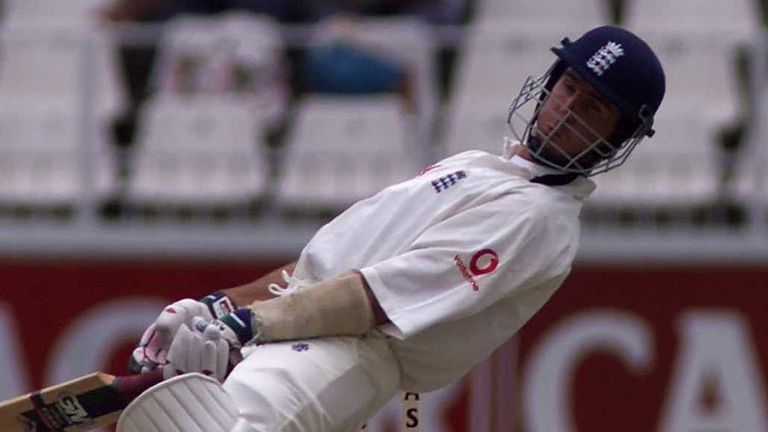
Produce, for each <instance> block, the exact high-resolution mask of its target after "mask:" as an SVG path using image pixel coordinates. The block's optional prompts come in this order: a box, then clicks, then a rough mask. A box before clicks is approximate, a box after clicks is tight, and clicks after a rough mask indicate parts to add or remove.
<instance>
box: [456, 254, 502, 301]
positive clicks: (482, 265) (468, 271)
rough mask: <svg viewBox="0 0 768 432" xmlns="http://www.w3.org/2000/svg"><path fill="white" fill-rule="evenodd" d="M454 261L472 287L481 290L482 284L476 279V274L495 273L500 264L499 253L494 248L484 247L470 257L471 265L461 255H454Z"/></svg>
mask: <svg viewBox="0 0 768 432" xmlns="http://www.w3.org/2000/svg"><path fill="white" fill-rule="evenodd" d="M453 262H454V263H455V264H456V268H458V269H459V273H461V276H462V277H463V278H464V280H466V281H467V282H468V283H469V285H470V286H471V287H472V290H474V291H478V290H480V285H478V284H477V280H475V277H476V276H482V275H486V274H489V273H493V271H494V270H496V267H498V266H499V255H498V254H497V253H496V251H494V250H493V249H483V250H480V251H478V252H475V253H474V254H472V257H471V258H470V259H469V266H467V264H466V263H465V262H464V260H462V259H461V257H460V256H459V255H455V256H454V257H453Z"/></svg>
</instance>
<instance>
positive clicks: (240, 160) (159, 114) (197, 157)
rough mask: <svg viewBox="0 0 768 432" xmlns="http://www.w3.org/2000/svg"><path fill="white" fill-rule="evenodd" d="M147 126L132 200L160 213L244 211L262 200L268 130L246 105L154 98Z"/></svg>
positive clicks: (132, 184)
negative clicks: (180, 208)
mask: <svg viewBox="0 0 768 432" xmlns="http://www.w3.org/2000/svg"><path fill="white" fill-rule="evenodd" d="M141 117H142V121H141V126H140V131H139V136H138V142H137V145H138V148H137V149H136V154H135V160H134V163H133V174H132V176H131V178H130V180H129V182H128V192H127V195H128V200H129V201H130V202H131V203H133V204H137V205H149V206H155V207H159V208H172V207H175V206H196V207H213V206H233V207H236V206H244V205H247V204H249V203H251V202H253V201H255V200H257V199H260V198H262V197H263V194H264V193H265V189H266V184H267V178H268V174H269V173H268V166H267V165H268V164H267V161H266V155H265V154H264V148H263V146H262V133H263V128H262V127H261V122H260V121H259V120H258V119H256V118H255V117H254V115H253V113H252V111H250V110H249V109H248V107H247V106H245V105H244V104H243V103H242V101H240V100H236V99H227V98H212V97H189V98H186V99H185V98H155V99H153V100H152V101H151V102H150V103H149V104H148V105H146V106H145V107H144V108H143V110H142V114H141Z"/></svg>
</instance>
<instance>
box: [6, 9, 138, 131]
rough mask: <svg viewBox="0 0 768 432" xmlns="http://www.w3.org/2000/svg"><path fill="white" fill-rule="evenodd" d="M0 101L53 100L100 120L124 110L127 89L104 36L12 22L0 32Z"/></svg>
mask: <svg viewBox="0 0 768 432" xmlns="http://www.w3.org/2000/svg"><path fill="white" fill-rule="evenodd" d="M0 52H2V61H0V98H3V100H4V101H6V102H5V103H9V102H8V101H9V100H10V101H11V102H10V103H12V101H13V100H20V101H28V100H30V99H42V100H46V99H51V98H53V99H57V100H60V101H66V102H69V103H70V104H71V108H72V109H73V110H79V109H83V108H84V105H85V104H90V105H89V106H90V108H92V109H91V112H92V113H93V114H94V115H96V116H98V118H99V119H101V120H108V119H111V118H114V117H115V116H116V115H118V114H119V113H121V111H122V110H123V109H124V105H125V89H124V85H123V81H122V76H121V73H120V69H119V68H118V64H117V60H116V57H115V55H116V54H115V52H114V51H113V49H112V45H111V41H110V39H109V36H108V34H107V33H106V32H104V31H102V30H99V29H97V28H95V27H88V26H80V25H78V24H75V23H72V22H69V21H58V20H53V19H50V20H49V19H30V20H21V19H19V20H13V21H12V22H8V23H5V24H4V25H3V26H2V27H0Z"/></svg>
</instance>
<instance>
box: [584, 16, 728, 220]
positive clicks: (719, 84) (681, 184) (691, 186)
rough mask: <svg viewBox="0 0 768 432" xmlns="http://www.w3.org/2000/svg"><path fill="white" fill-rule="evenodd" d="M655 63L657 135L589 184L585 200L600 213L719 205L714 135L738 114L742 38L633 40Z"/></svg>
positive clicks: (654, 36)
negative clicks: (658, 71)
mask: <svg viewBox="0 0 768 432" xmlns="http://www.w3.org/2000/svg"><path fill="white" fill-rule="evenodd" d="M641 36H642V37H643V38H644V39H645V40H646V41H647V42H648V44H649V45H650V46H651V47H652V48H653V49H654V51H655V52H656V54H657V55H658V56H659V59H660V60H661V63H662V65H663V66H664V70H665V75H666V84H667V85H666V89H667V91H666V95H665V97H664V101H663V102H662V104H661V107H660V108H659V112H658V113H657V115H656V125H655V129H656V130H657V135H656V136H655V137H654V138H652V139H650V140H647V141H644V142H643V143H641V144H640V146H639V147H638V148H637V149H636V151H635V154H633V155H632V156H631V157H630V158H629V161H628V162H627V164H626V165H625V166H623V167H621V168H618V169H617V170H615V171H614V172H609V173H607V174H605V175H601V176H599V177H598V178H597V180H598V183H599V185H600V186H599V187H598V190H597V192H595V194H594V196H593V197H592V199H591V200H590V202H591V203H592V204H594V205H608V206H639V207H649V206H667V207H669V206H675V205H676V206H695V205H706V204H712V203H714V202H715V201H716V200H718V199H719V194H720V192H721V187H720V185H719V183H718V182H719V181H720V179H721V177H722V175H723V170H722V168H723V159H722V158H723V155H722V152H721V151H720V149H721V145H720V143H719V141H718V134H719V133H720V131H721V130H722V129H723V128H725V127H727V126H730V125H732V124H733V122H735V121H737V120H738V118H739V116H740V115H741V113H742V110H743V106H742V105H743V104H742V102H741V101H740V97H739V92H738V77H737V74H736V72H737V71H736V64H735V53H736V50H737V49H738V47H739V43H740V42H741V41H742V38H741V36H740V35H738V34H734V33H731V32H728V31H718V30H698V31H655V32H646V33H641Z"/></svg>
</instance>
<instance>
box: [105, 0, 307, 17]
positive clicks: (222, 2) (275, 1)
mask: <svg viewBox="0 0 768 432" xmlns="http://www.w3.org/2000/svg"><path fill="white" fill-rule="evenodd" d="M311 3H312V0H116V1H115V2H114V3H113V4H112V6H111V7H110V8H109V9H107V10H106V11H105V14H104V16H105V18H107V19H109V20H111V21H167V20H169V19H171V18H173V17H174V16H176V15H180V14H201V15H212V14H216V13H220V12H224V11H228V10H235V9H238V10H245V11H249V12H253V13H263V14H266V15H269V16H272V17H273V18H275V19H277V20H278V21H280V22H283V23H301V22H307V21H310V20H312V19H314V17H315V14H314V13H313V12H312V11H313V10H314V8H313V6H312V4H311Z"/></svg>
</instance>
